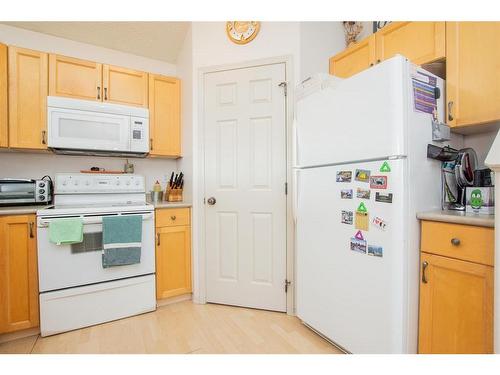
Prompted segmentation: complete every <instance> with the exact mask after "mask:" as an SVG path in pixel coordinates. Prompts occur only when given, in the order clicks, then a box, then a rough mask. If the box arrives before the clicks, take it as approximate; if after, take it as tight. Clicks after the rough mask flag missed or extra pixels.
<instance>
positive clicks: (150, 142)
mask: <svg viewBox="0 0 500 375" xmlns="http://www.w3.org/2000/svg"><path fill="white" fill-rule="evenodd" d="M149 151H153V138H149Z"/></svg>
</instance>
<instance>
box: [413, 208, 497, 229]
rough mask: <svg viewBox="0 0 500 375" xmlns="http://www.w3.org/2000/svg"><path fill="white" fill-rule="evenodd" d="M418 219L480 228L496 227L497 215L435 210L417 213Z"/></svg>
mask: <svg viewBox="0 0 500 375" xmlns="http://www.w3.org/2000/svg"><path fill="white" fill-rule="evenodd" d="M417 219H420V220H429V221H442V222H445V223H455V224H464V225H475V226H479V227H490V228H494V227H495V215H483V214H471V213H468V212H464V211H449V210H448V211H443V210H434V211H425V212H417Z"/></svg>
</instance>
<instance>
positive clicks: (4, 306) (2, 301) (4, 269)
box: [0, 215, 39, 334]
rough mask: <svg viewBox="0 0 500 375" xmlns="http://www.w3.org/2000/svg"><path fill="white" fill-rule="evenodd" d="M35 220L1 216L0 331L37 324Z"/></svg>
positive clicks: (30, 326)
mask: <svg viewBox="0 0 500 375" xmlns="http://www.w3.org/2000/svg"><path fill="white" fill-rule="evenodd" d="M35 221H36V217H35V215H19V216H0V334H1V333H6V332H13V331H18V330H21V329H26V328H32V327H36V326H38V322H39V315H38V269H37V254H36V225H35Z"/></svg>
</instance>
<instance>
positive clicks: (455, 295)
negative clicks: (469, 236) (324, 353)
mask: <svg viewBox="0 0 500 375" xmlns="http://www.w3.org/2000/svg"><path fill="white" fill-rule="evenodd" d="M421 260H422V263H421V267H422V269H421V282H420V324H419V352H420V353H450V354H451V353H461V354H466V353H492V351H493V267H490V266H484V265H482V264H476V263H471V262H465V261H462V260H456V259H451V258H446V257H442V256H438V255H431V254H426V253H422V256H421Z"/></svg>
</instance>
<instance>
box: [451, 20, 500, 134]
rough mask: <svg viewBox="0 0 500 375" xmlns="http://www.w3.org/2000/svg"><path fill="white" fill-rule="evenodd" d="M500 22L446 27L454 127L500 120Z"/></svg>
mask: <svg viewBox="0 0 500 375" xmlns="http://www.w3.org/2000/svg"><path fill="white" fill-rule="evenodd" d="M499 40H500V22H447V23H446V97H447V101H448V102H447V110H448V113H447V120H448V124H449V125H450V126H456V127H459V126H465V125H474V124H481V123H487V122H492V121H498V120H500V105H499V104H498V103H500V84H499V78H498V77H500V47H499Z"/></svg>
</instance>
